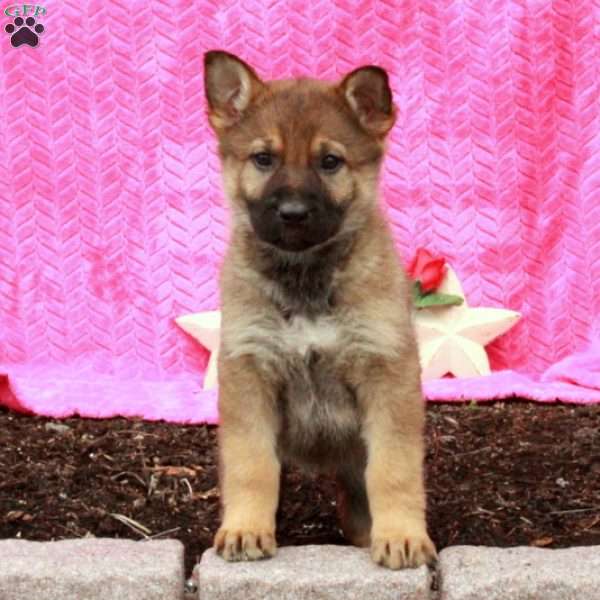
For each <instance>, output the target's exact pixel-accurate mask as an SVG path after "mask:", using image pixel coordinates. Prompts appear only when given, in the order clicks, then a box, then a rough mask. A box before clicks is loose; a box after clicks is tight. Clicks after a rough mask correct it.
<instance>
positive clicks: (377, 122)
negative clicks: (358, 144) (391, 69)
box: [339, 66, 396, 136]
mask: <svg viewBox="0 0 600 600" xmlns="http://www.w3.org/2000/svg"><path fill="white" fill-rule="evenodd" d="M339 87H340V90H341V91H342V94H343V96H344V98H345V100H346V102H347V103H348V104H349V105H350V108H351V109H352V111H353V112H354V114H355V115H356V116H357V117H358V120H359V122H360V124H361V125H362V127H363V129H365V130H366V131H367V132H368V133H371V134H373V135H376V136H385V135H386V134H387V132H388V131H389V130H390V129H391V128H392V125H393V124H394V121H395V120H396V109H395V107H394V104H393V102H392V91H391V90H390V86H389V83H388V76H387V73H386V72H385V71H384V70H383V69H380V68H379V67H374V66H367V67H360V68H359V69H356V70H354V71H352V72H351V73H349V74H348V75H346V77H344V79H343V80H342V82H341V83H340V86H339Z"/></svg>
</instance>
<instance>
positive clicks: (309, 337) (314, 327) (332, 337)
mask: <svg viewBox="0 0 600 600" xmlns="http://www.w3.org/2000/svg"><path fill="white" fill-rule="evenodd" d="M340 333H341V332H340V325H339V324H338V323H337V322H336V321H335V320H334V319H333V318H331V317H318V318H316V319H314V320H313V319H308V318H306V317H302V316H296V317H292V318H291V319H290V321H289V322H288V323H286V326H285V327H284V328H283V329H282V331H281V336H282V341H283V345H285V346H286V348H287V351H288V352H290V353H297V354H300V355H301V356H304V355H305V354H306V353H307V352H308V351H309V350H310V349H312V350H328V349H332V348H334V347H335V346H336V344H337V343H338V342H339V339H340Z"/></svg>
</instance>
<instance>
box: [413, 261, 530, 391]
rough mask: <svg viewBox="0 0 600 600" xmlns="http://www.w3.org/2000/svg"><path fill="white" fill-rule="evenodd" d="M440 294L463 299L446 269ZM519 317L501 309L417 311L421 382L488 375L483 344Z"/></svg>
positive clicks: (466, 307)
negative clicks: (441, 378)
mask: <svg viewBox="0 0 600 600" xmlns="http://www.w3.org/2000/svg"><path fill="white" fill-rule="evenodd" d="M437 291H438V292H439V293H442V294H455V295H457V296H461V297H463V298H464V297H465V295H464V292H463V290H462V286H461V285H460V282H459V281H458V277H457V276H456V273H455V272H454V271H453V270H452V269H451V268H450V267H448V270H447V273H446V277H445V279H444V282H443V283H442V285H441V286H440V287H439V289H438V290H437ZM520 317H521V315H520V314H519V313H518V312H515V311H513V310H505V309H501V308H472V307H470V306H468V305H467V301H466V298H465V302H464V303H463V304H462V305H460V306H440V307H431V308H424V309H421V310H417V311H416V315H415V327H416V333H417V341H418V344H419V355H420V359H421V368H422V370H423V379H424V380H428V379H436V378H439V377H443V376H444V375H447V374H451V375H454V376H455V377H475V376H477V375H489V373H490V363H489V359H488V355H487V352H486V351H485V345H486V344H489V343H490V342H491V341H492V340H494V339H495V338H497V337H498V336H500V335H502V334H503V333H505V332H506V331H508V330H509V329H510V328H511V327H512V326H513V325H514V324H515V323H516V322H517V321H518V320H519V319H520Z"/></svg>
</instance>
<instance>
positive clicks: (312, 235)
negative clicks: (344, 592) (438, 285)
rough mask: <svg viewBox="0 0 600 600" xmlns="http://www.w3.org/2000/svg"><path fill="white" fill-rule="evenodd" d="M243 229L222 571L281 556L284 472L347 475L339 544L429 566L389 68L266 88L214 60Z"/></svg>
mask: <svg viewBox="0 0 600 600" xmlns="http://www.w3.org/2000/svg"><path fill="white" fill-rule="evenodd" d="M204 60H205V65H204V66H205V89H206V95H207V100H208V107H209V108H208V116H209V121H210V124H211V125H212V128H213V129H214V131H215V133H216V135H217V137H218V142H219V155H220V158H221V163H222V170H223V181H224V185H225V191H226V195H227V197H228V198H229V201H230V207H231V213H232V224H231V238H230V244H229V247H228V251H227V254H226V257H225V260H224V263H223V266H222V271H221V280H220V284H221V308H222V331H221V337H222V341H221V349H220V355H219V365H218V369H219V375H218V377H219V390H220V397H219V410H220V419H221V424H220V428H219V453H220V486H221V495H222V508H223V515H222V524H221V527H220V529H219V530H218V532H217V534H216V537H215V542H214V544H215V548H216V550H217V552H218V553H219V554H221V555H222V556H223V558H225V559H227V560H254V559H260V558H266V557H270V556H273V555H274V554H275V550H276V543H275V512H276V509H277V505H278V497H279V483H280V470H281V465H282V463H283V464H285V463H288V462H289V463H294V464H297V465H301V466H303V467H307V468H312V469H318V470H322V471H327V472H333V473H335V475H336V477H337V484H338V499H337V506H338V512H339V517H340V522H341V528H342V531H343V532H344V535H345V536H346V537H347V538H348V539H349V540H350V541H351V542H352V543H353V544H355V545H358V546H370V548H371V555H372V557H373V560H374V561H375V562H376V563H378V564H381V565H384V566H386V567H390V568H392V569H399V568H403V567H418V566H419V565H422V564H424V563H429V562H432V561H433V560H434V558H435V555H436V552H435V548H434V546H433V544H432V542H431V540H430V539H429V536H428V535H427V530H426V523H425V493H424V485H423V453H424V451H423V426H424V404H423V399H422V395H421V387H420V367H419V361H418V354H417V346H416V342H415V336H414V332H413V329H412V321H411V299H410V286H409V284H408V282H407V279H406V276H405V274H404V272H403V270H402V268H401V267H400V264H399V260H398V258H397V256H396V254H395V252H394V247H393V242H392V237H391V234H390V231H389V228H388V226H387V223H386V221H385V220H384V218H383V216H382V213H381V211H380V208H379V207H378V201H377V181H378V174H379V170H380V166H381V161H382V157H383V153H384V141H385V137H386V135H387V133H388V132H389V130H390V129H391V127H392V125H393V124H394V119H395V108H394V105H393V102H392V95H391V91H390V88H389V85H388V77H387V74H386V73H385V71H383V70H382V69H380V68H378V67H374V66H367V67H363V68H359V69H357V70H355V71H352V72H351V73H350V74H349V75H347V76H346V77H345V78H344V79H343V80H342V81H341V82H339V83H335V84H333V83H327V82H323V81H316V80H311V79H297V80H285V81H283V80H281V81H262V80H261V79H260V78H259V77H258V75H257V74H256V73H255V71H254V70H253V69H252V68H251V67H250V66H248V65H247V64H245V63H244V62H243V61H242V60H240V59H239V58H237V57H235V56H233V55H231V54H228V53H226V52H221V51H211V52H208V53H206V55H205V59H204Z"/></svg>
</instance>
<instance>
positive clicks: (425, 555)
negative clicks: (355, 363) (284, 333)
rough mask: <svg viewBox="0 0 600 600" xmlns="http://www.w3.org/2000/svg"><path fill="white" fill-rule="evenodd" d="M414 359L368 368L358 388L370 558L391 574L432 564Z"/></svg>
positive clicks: (420, 406)
mask: <svg viewBox="0 0 600 600" xmlns="http://www.w3.org/2000/svg"><path fill="white" fill-rule="evenodd" d="M418 373H419V369H418V364H417V363H416V357H415V358H414V359H413V358H410V357H409V358H408V359H407V361H402V362H398V363H393V362H386V361H384V360H381V361H380V362H379V363H378V364H376V365H371V368H370V369H368V370H367V373H366V374H365V375H366V377H365V378H364V379H363V382H362V383H361V384H360V385H359V386H358V397H359V401H360V402H361V404H362V407H363V410H364V415H365V422H364V428H363V431H364V436H365V441H366V444H367V451H368V463H367V469H366V484H367V494H368V498H369V508H370V511H371V516H372V519H373V521H372V528H371V555H372V558H373V560H374V561H375V562H376V563H378V564H381V565H383V566H386V567H389V568H391V569H400V568H404V567H418V566H420V565H422V564H425V563H430V562H432V561H433V560H434V559H435V556H436V551H435V547H434V545H433V543H432V542H431V540H430V539H429V536H428V535H427V527H426V522H425V491H424V484H423V453H424V451H423V425H424V407H423V402H422V397H421V391H420V382H419V376H418Z"/></svg>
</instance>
